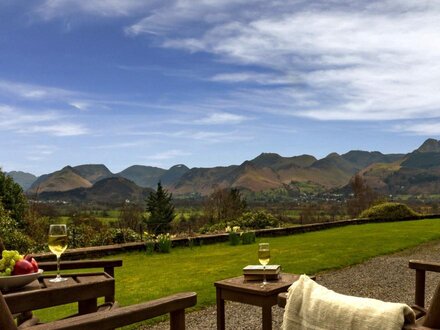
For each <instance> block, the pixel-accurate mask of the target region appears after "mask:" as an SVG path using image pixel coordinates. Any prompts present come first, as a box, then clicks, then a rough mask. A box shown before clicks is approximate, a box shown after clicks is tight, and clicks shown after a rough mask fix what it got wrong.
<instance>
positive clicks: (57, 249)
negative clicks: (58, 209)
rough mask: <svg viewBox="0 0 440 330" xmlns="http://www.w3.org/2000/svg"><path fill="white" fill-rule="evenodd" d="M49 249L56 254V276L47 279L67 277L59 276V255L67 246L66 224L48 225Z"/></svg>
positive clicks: (54, 280)
mask: <svg viewBox="0 0 440 330" xmlns="http://www.w3.org/2000/svg"><path fill="white" fill-rule="evenodd" d="M48 245H49V250H50V251H51V252H52V253H53V254H55V255H56V256H57V277H55V278H53V279H51V280H49V281H50V282H62V281H66V280H67V278H63V277H61V276H60V257H61V254H62V253H63V252H64V251H65V250H66V248H67V228H66V225H63V224H57V225H50V228H49V243H48Z"/></svg>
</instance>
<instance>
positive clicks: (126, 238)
mask: <svg viewBox="0 0 440 330" xmlns="http://www.w3.org/2000/svg"><path fill="white" fill-rule="evenodd" d="M110 233H111V235H112V241H113V243H115V244H121V243H129V242H138V241H140V240H141V236H140V235H139V234H138V233H136V232H135V231H134V230H133V229H130V228H111V229H110Z"/></svg>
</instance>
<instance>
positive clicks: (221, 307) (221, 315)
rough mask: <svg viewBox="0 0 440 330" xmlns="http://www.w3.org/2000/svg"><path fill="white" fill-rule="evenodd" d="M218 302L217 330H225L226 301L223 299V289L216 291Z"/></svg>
mask: <svg viewBox="0 0 440 330" xmlns="http://www.w3.org/2000/svg"><path fill="white" fill-rule="evenodd" d="M216 300H217V330H225V301H224V300H223V299H222V289H221V288H217V289H216Z"/></svg>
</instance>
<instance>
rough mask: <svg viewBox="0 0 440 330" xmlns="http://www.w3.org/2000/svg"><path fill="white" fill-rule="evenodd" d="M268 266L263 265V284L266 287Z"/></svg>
mask: <svg viewBox="0 0 440 330" xmlns="http://www.w3.org/2000/svg"><path fill="white" fill-rule="evenodd" d="M266 283H267V282H266V265H263V284H264V285H266Z"/></svg>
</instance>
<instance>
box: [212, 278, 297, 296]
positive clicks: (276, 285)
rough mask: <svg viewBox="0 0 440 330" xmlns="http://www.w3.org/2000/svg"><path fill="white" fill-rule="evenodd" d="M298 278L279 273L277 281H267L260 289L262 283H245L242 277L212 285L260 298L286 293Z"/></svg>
mask: <svg viewBox="0 0 440 330" xmlns="http://www.w3.org/2000/svg"><path fill="white" fill-rule="evenodd" d="M298 278H299V275H295V274H289V273H280V278H279V279H278V280H273V281H268V283H267V284H266V285H265V286H264V287H262V286H261V284H262V281H245V280H244V276H237V277H233V278H228V279H225V280H221V281H217V282H215V283H214V285H215V286H216V287H217V288H222V289H227V290H231V291H237V292H245V293H252V294H254V295H261V296H271V295H274V294H278V293H280V292H283V291H286V290H287V289H288V288H289V287H290V286H291V285H292V283H293V282H295V281H296V280H297V279H298Z"/></svg>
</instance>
